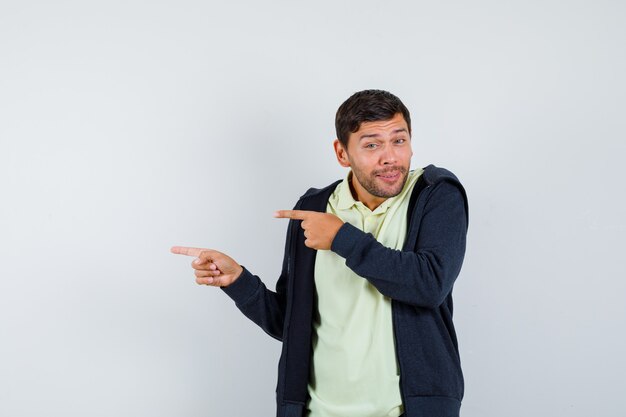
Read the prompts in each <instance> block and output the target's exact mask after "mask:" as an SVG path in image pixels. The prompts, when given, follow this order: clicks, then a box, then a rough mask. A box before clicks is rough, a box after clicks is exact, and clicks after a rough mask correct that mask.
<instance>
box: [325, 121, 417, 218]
mask: <svg viewBox="0 0 626 417" xmlns="http://www.w3.org/2000/svg"><path fill="white" fill-rule="evenodd" d="M334 146H335V152H336V154H337V160H338V161H339V163H340V164H341V165H342V166H344V167H350V168H351V169H352V174H353V175H352V183H351V185H352V189H353V192H354V193H355V194H356V195H355V197H356V198H357V199H358V200H359V201H361V202H362V203H363V204H365V205H366V206H367V207H369V208H370V209H371V210H374V209H375V208H376V207H378V206H379V205H380V204H381V203H382V202H383V201H385V200H386V199H388V198H390V197H394V196H396V195H398V194H400V192H401V191H402V188H403V187H404V183H405V182H406V179H407V176H408V174H409V168H410V166H411V156H412V155H413V151H412V149H411V136H410V134H409V129H408V126H407V123H406V121H405V120H404V117H402V114H401V113H397V114H396V115H395V116H394V117H393V118H391V119H389V120H380V121H375V122H363V123H361V126H360V128H359V130H357V131H356V132H354V133H351V134H350V138H349V139H348V146H347V149H346V147H344V146H343V145H342V144H341V143H340V142H339V141H338V140H336V141H335V144H334Z"/></svg>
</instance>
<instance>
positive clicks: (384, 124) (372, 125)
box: [350, 113, 409, 137]
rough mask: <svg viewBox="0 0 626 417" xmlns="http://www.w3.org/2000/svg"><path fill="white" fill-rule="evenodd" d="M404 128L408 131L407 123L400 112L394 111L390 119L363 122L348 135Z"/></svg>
mask: <svg viewBox="0 0 626 417" xmlns="http://www.w3.org/2000/svg"><path fill="white" fill-rule="evenodd" d="M401 129H404V130H406V131H407V133H408V131H409V128H408V125H407V123H406V120H404V117H403V116H402V113H396V114H395V115H394V116H393V117H392V118H391V119H388V120H376V121H373V122H363V123H361V126H359V130H357V131H356V132H354V133H352V134H351V135H350V136H357V137H358V136H362V135H367V134H374V133H392V132H394V131H396V130H401Z"/></svg>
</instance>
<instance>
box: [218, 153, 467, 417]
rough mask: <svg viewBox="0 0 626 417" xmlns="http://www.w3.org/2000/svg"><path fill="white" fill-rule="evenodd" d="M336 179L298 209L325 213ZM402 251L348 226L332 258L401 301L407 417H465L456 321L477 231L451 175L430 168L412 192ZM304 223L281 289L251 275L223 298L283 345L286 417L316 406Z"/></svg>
mask: <svg viewBox="0 0 626 417" xmlns="http://www.w3.org/2000/svg"><path fill="white" fill-rule="evenodd" d="M339 182H340V181H337V182H335V183H333V184H331V185H329V186H328V187H325V188H323V189H310V190H309V191H307V193H306V194H304V195H303V196H302V197H301V198H300V200H299V201H298V203H297V204H296V206H295V209H298V210H312V211H319V212H325V211H326V205H327V203H328V199H329V197H330V195H331V194H332V192H333V191H334V189H335V187H336V186H337V184H339ZM407 216H408V218H407V222H408V228H407V236H406V239H405V243H404V247H403V248H402V250H396V249H390V248H387V247H385V246H383V245H382V244H381V243H380V242H378V241H377V240H376V239H375V238H374V237H373V236H372V235H371V234H369V233H365V232H363V231H361V230H360V229H357V228H356V227H354V226H352V225H351V224H349V223H344V224H343V226H342V227H341V228H340V229H339V232H338V233H337V235H336V236H335V239H334V240H333V243H332V246H331V250H332V251H333V252H335V253H337V254H338V255H340V256H342V257H343V258H345V260H346V265H347V266H348V267H349V268H350V269H352V270H353V271H354V272H355V273H356V274H358V275H359V276H361V277H363V278H364V279H367V280H368V281H369V282H370V283H372V285H374V286H375V287H376V288H377V289H378V291H380V292H381V293H382V294H383V295H386V296H388V297H390V298H391V299H392V317H393V328H394V336H395V345H396V356H397V359H398V364H399V367H400V388H401V394H402V401H403V405H404V415H405V416H406V417H458V416H459V410H460V406H461V400H462V398H463V374H462V372H461V364H460V358H459V351H458V344H457V338H456V333H455V330H454V325H453V323H452V287H453V285H454V281H455V280H456V278H457V276H458V274H459V272H460V270H461V265H462V263H463V258H464V255H465V238H466V234H467V226H468V205H467V197H466V195H465V190H464V189H463V186H462V185H461V183H460V182H459V180H458V179H457V178H456V176H454V174H452V173H451V172H450V171H447V170H445V169H443V168H438V167H435V166H434V165H429V166H427V167H426V168H424V173H423V174H422V175H421V176H420V178H419V179H418V181H417V183H416V184H415V188H414V189H413V192H412V195H411V200H410V203H409V209H408V214H407ZM304 240H305V239H304V234H303V230H302V228H301V227H300V221H299V220H291V221H290V222H289V226H288V229H287V239H286V244H285V256H284V260H283V268H282V273H281V275H280V277H279V279H278V282H277V283H276V291H270V290H268V289H267V288H266V287H265V285H264V284H263V283H262V282H261V280H260V279H259V278H258V277H257V276H255V275H253V274H251V273H250V272H249V271H248V270H247V269H245V268H244V272H243V273H242V274H241V276H240V277H239V278H238V279H237V280H236V281H235V282H233V283H232V284H231V285H230V286H228V287H225V288H224V291H225V292H226V293H227V294H228V295H229V296H230V297H231V298H232V299H233V300H234V301H235V303H236V305H237V307H238V308H239V309H240V310H241V311H242V312H243V313H244V314H245V315H246V316H247V317H248V318H250V319H251V320H252V321H254V322H255V323H256V324H258V325H259V326H260V327H261V328H262V329H263V330H264V331H265V332H267V333H268V334H269V335H271V336H272V337H274V338H276V339H278V340H281V341H282V342H283V348H282V354H281V358H280V362H279V365H278V385H277V389H276V395H277V397H276V400H277V416H278V417H303V416H304V415H305V413H306V404H307V400H308V392H307V384H308V380H309V369H310V359H311V336H312V327H313V326H312V317H313V313H314V312H313V308H314V294H315V287H314V285H315V284H314V278H313V274H314V266H315V255H316V253H317V251H315V250H313V249H310V248H308V247H306V246H305V245H304Z"/></svg>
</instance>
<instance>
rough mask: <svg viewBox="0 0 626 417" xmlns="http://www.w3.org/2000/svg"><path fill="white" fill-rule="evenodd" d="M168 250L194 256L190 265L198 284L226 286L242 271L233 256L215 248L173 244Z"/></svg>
mask: <svg viewBox="0 0 626 417" xmlns="http://www.w3.org/2000/svg"><path fill="white" fill-rule="evenodd" d="M170 251H171V252H172V253H175V254H177V255H187V256H195V257H196V259H194V261H193V262H192V263H191V267H192V268H193V269H194V270H195V275H196V282H197V283H198V284H200V285H212V286H214V287H227V286H229V285H230V284H232V283H233V282H235V280H236V279H237V278H239V276H240V275H241V273H242V272H243V267H242V266H241V265H239V264H238V263H237V262H235V260H234V259H233V258H231V257H230V256H228V255H225V254H223V253H221V252H218V251H215V250H211V249H202V248H189V247H185V246H173V247H172V249H170Z"/></svg>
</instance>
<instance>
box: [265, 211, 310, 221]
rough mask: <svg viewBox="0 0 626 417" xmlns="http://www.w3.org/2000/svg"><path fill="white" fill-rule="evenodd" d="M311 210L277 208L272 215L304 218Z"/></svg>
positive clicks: (280, 217) (282, 217)
mask: <svg viewBox="0 0 626 417" xmlns="http://www.w3.org/2000/svg"><path fill="white" fill-rule="evenodd" d="M310 213H312V212H311V211H307V210H278V211H276V212H274V217H276V218H278V219H293V220H305V219H306V218H307V217H308V216H309V214H310Z"/></svg>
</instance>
